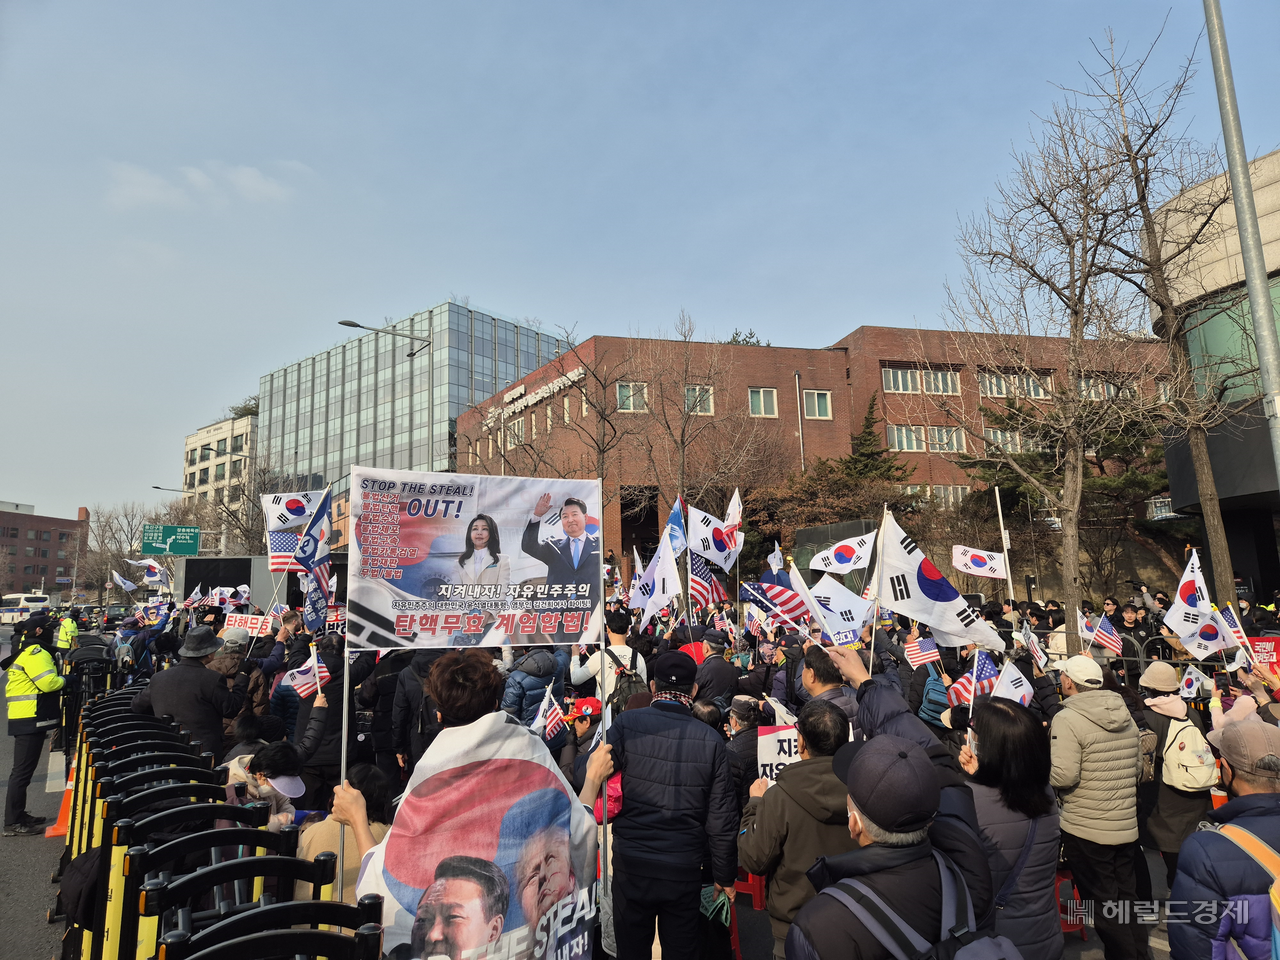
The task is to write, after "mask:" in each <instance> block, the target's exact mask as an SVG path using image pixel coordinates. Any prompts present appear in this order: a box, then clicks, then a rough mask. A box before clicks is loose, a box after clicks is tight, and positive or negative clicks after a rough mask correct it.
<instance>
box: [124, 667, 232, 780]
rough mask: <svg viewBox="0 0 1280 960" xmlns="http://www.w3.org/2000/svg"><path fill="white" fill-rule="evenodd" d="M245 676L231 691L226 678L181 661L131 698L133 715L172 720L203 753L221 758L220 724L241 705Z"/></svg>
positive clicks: (206, 668)
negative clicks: (154, 716) (207, 752)
mask: <svg viewBox="0 0 1280 960" xmlns="http://www.w3.org/2000/svg"><path fill="white" fill-rule="evenodd" d="M248 686H249V675H248V674H247V673H242V674H239V675H238V676H237V677H236V679H235V683H234V684H232V686H231V689H229V690H228V689H227V681H226V678H225V677H223V676H222V674H220V673H218V672H217V671H215V670H210V669H209V668H208V667H206V666H205V665H204V664H203V663H201V662H200V661H199V660H197V659H194V658H192V657H183V658H182V659H181V660H179V661H178V663H177V664H176V665H175V666H172V667H170V668H169V669H168V670H161V671H159V672H158V673H156V675H155V676H154V677H152V678H151V683H150V684H149V685H148V686H147V687H146V688H144V689H142V690H139V691H138V693H137V694H135V695H134V698H133V701H132V703H131V705H130V709H131V710H132V711H133V712H134V713H153V714H155V715H156V716H157V717H173V719H175V720H177V721H178V723H180V724H182V726H183V727H184V728H185V729H186V730H187V731H188V732H189V733H190V734H191V739H192V740H197V741H199V742H200V744H201V745H202V747H201V748H202V749H203V750H207V751H209V752H210V753H212V754H213V755H214V756H215V757H220V756H222V720H223V718H224V717H234V716H235V715H236V714H238V713H239V712H240V705H241V704H242V703H244V693H245V690H246V689H247V688H248Z"/></svg>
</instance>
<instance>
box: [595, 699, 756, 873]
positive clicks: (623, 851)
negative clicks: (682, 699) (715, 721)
mask: <svg viewBox="0 0 1280 960" xmlns="http://www.w3.org/2000/svg"><path fill="white" fill-rule="evenodd" d="M606 737H607V739H608V742H609V744H610V745H611V746H612V747H613V763H614V767H615V769H618V770H621V771H622V796H623V802H622V812H621V813H620V814H618V818H617V819H616V820H614V821H613V836H614V841H615V844H616V846H615V854H616V855H617V856H618V857H619V858H620V859H621V860H623V861H624V862H625V863H626V865H627V867H626V868H627V870H629V871H631V872H634V873H637V874H641V875H648V876H653V877H656V878H659V879H662V878H668V879H677V878H679V879H692V880H696V879H698V878H699V877H700V876H701V867H702V863H703V859H704V852H705V851H707V850H708V849H709V850H710V858H711V872H712V876H713V877H714V878H715V881H716V882H717V883H719V884H720V885H721V886H726V887H727V886H729V885H730V884H732V883H734V882H735V881H736V880H737V878H738V847H737V837H738V798H737V796H736V795H735V793H734V784H733V769H732V766H731V765H730V761H729V751H728V750H727V749H726V748H725V743H724V740H723V739H722V738H721V737H720V735H719V734H718V733H717V732H716V731H715V730H712V729H711V728H710V727H709V726H707V725H706V724H705V723H703V722H702V721H701V720H696V719H694V716H693V714H692V713H691V712H690V711H689V708H688V707H686V706H684V705H682V704H679V703H674V702H672V701H667V700H658V701H656V702H655V703H654V704H653V706H651V707H644V708H643V709H640V710H628V711H626V712H625V713H622V714H620V715H619V716H618V717H617V718H615V719H614V721H613V725H612V726H611V727H610V728H609V732H608V734H607V735H606Z"/></svg>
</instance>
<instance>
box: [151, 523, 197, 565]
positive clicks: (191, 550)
mask: <svg viewBox="0 0 1280 960" xmlns="http://www.w3.org/2000/svg"><path fill="white" fill-rule="evenodd" d="M199 553H200V528H199V527H170V526H163V527H162V526H160V525H159V524H156V523H148V524H144V525H143V527H142V555H143V556H144V557H156V556H161V557H194V556H197V555H198V554H199Z"/></svg>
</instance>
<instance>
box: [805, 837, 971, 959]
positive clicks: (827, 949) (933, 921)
mask: <svg viewBox="0 0 1280 960" xmlns="http://www.w3.org/2000/svg"><path fill="white" fill-rule="evenodd" d="M934 849H937V850H939V851H941V852H942V853H944V854H946V855H947V856H948V857H950V858H951V860H952V861H953V862H954V863H955V865H956V866H957V867H959V868H960V872H961V873H962V874H963V875H964V878H965V884H966V885H967V886H968V888H969V895H970V897H971V898H972V899H973V912H974V916H975V917H976V918H977V922H978V927H979V929H983V928H985V927H987V926H988V925H989V923H990V914H991V912H992V903H993V900H994V896H995V895H994V891H993V890H992V887H991V867H990V866H989V865H988V863H987V857H986V852H985V851H984V850H983V847H982V842H981V840H979V839H978V836H977V834H976V833H972V832H970V831H968V830H967V829H966V828H964V827H961V826H959V825H958V824H956V823H954V822H951V821H947V820H939V821H935V822H934V825H933V826H932V827H930V828H929V839H928V840H926V841H924V842H923V843H918V844H916V845H915V846H911V847H884V846H880V845H879V844H873V845H871V846H869V847H862V848H860V849H858V850H854V851H852V852H850V853H845V854H841V855H840V856H837V857H821V858H819V859H818V862H817V863H815V864H814V865H813V867H812V869H810V870H809V873H808V877H809V882H810V883H812V884H813V887H814V889H815V890H817V891H819V894H820V895H819V896H816V897H814V898H813V899H812V900H810V901H809V902H808V903H806V904H805V905H804V906H803V907H801V908H800V912H799V913H797V914H796V918H795V921H794V922H793V923H792V924H791V930H790V932H789V933H788V934H787V960H872V958H874V960H881V958H888V957H890V956H891V954H890V953H889V951H887V950H886V949H885V948H884V947H882V946H881V945H880V941H879V940H877V939H876V938H875V937H874V936H873V935H872V934H871V933H870V932H868V930H867V929H866V927H864V926H863V925H862V922H861V921H860V920H858V918H857V917H855V916H854V915H853V913H852V912H851V911H850V910H849V909H848V908H847V907H845V906H844V904H842V903H840V901H838V900H836V899H835V898H834V897H830V896H822V895H821V891H823V890H824V889H826V888H827V887H829V886H831V885H832V884H834V883H836V882H837V881H839V880H844V879H846V878H849V877H856V878H857V879H858V880H860V881H861V882H862V883H864V884H866V885H867V886H868V887H870V888H871V889H872V890H874V891H875V892H876V894H877V895H878V896H879V897H880V898H881V899H882V900H884V902H885V903H886V904H887V905H888V906H889V907H890V909H892V910H893V911H894V912H895V913H897V914H898V916H900V917H902V919H904V920H906V921H907V922H908V923H910V924H911V926H912V927H914V928H915V929H916V931H917V932H918V933H919V934H920V936H921V937H923V938H924V939H926V940H928V941H929V942H930V943H935V942H937V940H938V939H939V936H940V934H941V929H940V928H941V926H942V881H941V878H940V877H939V875H938V865H937V864H936V863H935V862H934V859H933V851H934Z"/></svg>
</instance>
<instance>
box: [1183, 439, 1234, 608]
mask: <svg viewBox="0 0 1280 960" xmlns="http://www.w3.org/2000/svg"><path fill="white" fill-rule="evenodd" d="M1187 442H1188V443H1189V444H1190V447H1191V465H1192V466H1193V467H1194V468H1195V471H1196V489H1197V490H1199V493H1200V511H1201V513H1202V514H1203V515H1204V531H1205V538H1206V539H1207V540H1208V543H1207V544H1206V547H1208V550H1209V561H1210V563H1212V565H1213V584H1212V587H1213V592H1214V594H1215V597H1214V599H1215V601H1216V602H1217V604H1218V606H1219V607H1221V606H1224V605H1226V604H1228V603H1234V602H1235V599H1236V578H1235V567H1233V566H1232V565H1231V547H1230V546H1229V545H1228V544H1227V528H1226V526H1225V525H1224V524H1223V522H1222V503H1221V501H1220V500H1219V499H1218V483H1217V481H1216V480H1215V479H1214V476H1213V464H1212V463H1211V462H1210V460H1209V435H1208V433H1207V432H1206V431H1205V429H1204V427H1191V428H1190V429H1189V430H1187ZM1178 572H1179V573H1181V571H1178Z"/></svg>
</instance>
